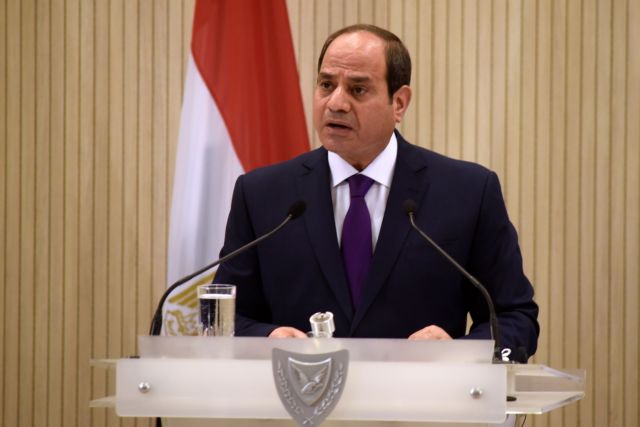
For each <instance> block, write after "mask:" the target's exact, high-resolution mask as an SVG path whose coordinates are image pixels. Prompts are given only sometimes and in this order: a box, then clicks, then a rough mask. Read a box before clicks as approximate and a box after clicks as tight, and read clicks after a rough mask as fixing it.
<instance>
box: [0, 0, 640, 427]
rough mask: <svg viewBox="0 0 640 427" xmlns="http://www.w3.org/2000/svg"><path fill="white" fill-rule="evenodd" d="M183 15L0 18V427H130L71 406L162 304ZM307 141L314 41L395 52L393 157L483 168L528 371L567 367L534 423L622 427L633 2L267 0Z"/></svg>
mask: <svg viewBox="0 0 640 427" xmlns="http://www.w3.org/2000/svg"><path fill="white" fill-rule="evenodd" d="M193 6H194V0H182V1H174V0H136V1H125V0H25V1H18V0H2V1H1V2H0V101H1V102H0V138H2V144H1V145H0V239H1V241H2V245H1V246H0V278H2V281H3V282H4V286H3V288H2V290H1V291H0V307H1V308H0V310H1V313H0V319H1V320H2V328H0V337H1V340H0V364H1V366H2V370H1V371H0V378H1V379H2V384H3V386H2V387H0V420H1V422H2V424H3V425H19V426H40V425H48V426H86V425H92V426H115V425H126V426H129V425H140V426H149V425H151V423H150V420H147V419H139V420H132V419H127V420H120V419H118V418H117V417H116V416H115V415H114V414H113V412H112V411H108V410H104V409H89V408H88V401H89V400H90V399H91V398H93V397H95V396H98V395H104V394H107V393H113V391H114V386H115V385H114V384H113V380H112V378H111V377H110V376H109V375H107V374H106V373H105V372H102V371H99V370H92V369H91V368H90V366H89V359H90V358H94V357H95V358H100V357H119V356H127V355H131V354H135V353H136V336H137V335H138V334H143V333H146V330H147V327H148V322H149V318H150V315H151V311H152V309H153V305H154V304H155V301H157V299H158V297H159V295H160V293H161V292H162V290H163V288H164V281H165V259H164V258H165V253H166V247H167V226H168V220H169V206H170V201H171V183H172V180H173V164H174V159H175V151H176V140H177V134H178V128H179V116H180V110H181V107H180V103H181V99H182V87H183V82H184V72H185V64H186V59H187V55H188V52H189V45H190V32H191V20H192V15H193ZM287 7H288V9H289V15H290V20H291V30H292V35H293V42H294V50H295V52H296V57H297V61H298V69H299V75H300V84H301V88H302V94H303V104H304V108H305V112H306V114H307V126H308V130H309V134H310V135H311V141H312V145H313V146H314V147H316V146H318V145H319V141H318V140H317V138H316V137H315V135H314V132H313V127H312V121H311V109H312V94H313V86H314V83H315V69H316V60H317V56H318V54H319V51H320V48H321V46H322V43H323V41H324V39H325V38H326V36H327V35H328V34H329V33H330V32H332V31H335V30H336V29H338V28H340V27H342V26H344V25H348V24H352V23H356V22H369V23H375V24H377V25H380V26H383V27H386V28H389V29H391V30H392V31H394V32H396V33H397V34H398V35H399V36H400V37H401V38H403V40H404V41H405V43H406V45H407V46H408V48H409V50H410V52H411V54H412V58H413V67H414V68H413V70H414V71H413V76H412V87H413V91H414V95H413V100H412V104H411V106H410V108H409V111H408V112H407V116H406V119H405V121H404V123H402V124H401V125H400V126H399V128H400V129H401V131H402V132H403V134H404V135H405V136H406V137H407V138H408V139H410V140H411V141H413V142H415V143H417V144H419V145H422V146H425V147H429V148H431V149H434V150H436V151H438V152H441V153H444V154H447V155H450V156H453V157H456V158H463V159H467V160H471V161H476V162H480V163H482V164H484V165H486V166H487V167H490V168H492V169H493V170H495V171H496V172H497V173H498V175H499V177H500V179H501V182H502V185H503V191H504V194H505V199H506V201H507V206H508V209H509V212H510V215H511V217H512V220H513V222H514V224H515V225H516V227H517V228H518V230H519V233H520V240H521V247H522V251H523V255H524V258H525V269H526V272H527V274H528V275H529V277H530V278H531V279H532V281H533V282H534V286H535V288H536V293H537V294H536V295H537V297H536V298H537V301H538V302H539V303H540V306H541V315H540V322H541V325H542V328H543V329H542V333H541V336H540V342H539V350H538V353H537V355H536V356H535V361H536V362H540V363H546V364H550V365H552V366H557V367H567V368H573V367H582V368H586V369H587V370H588V377H587V397H586V398H585V399H584V400H583V401H582V402H581V403H580V404H578V405H574V406H571V407H569V408H566V409H564V410H561V411H557V412H555V413H554V414H551V415H545V416H537V417H532V418H530V419H529V424H531V425H535V426H551V425H553V426H555V425H566V426H601V425H611V426H613V425H616V426H617V425H625V426H635V425H638V424H639V423H640V413H639V411H640V409H639V406H638V405H637V402H638V399H639V396H640V385H639V376H638V371H639V370H640V359H639V357H638V348H639V341H640V332H639V331H640V316H639V315H638V312H639V311H640V292H639V290H638V288H639V285H640V267H639V264H640V262H639V261H640V56H639V55H637V52H638V51H640V2H638V1H637V0H602V1H600V0H557V1H556V0H514V1H511V0H487V1H483V2H475V1H462V0H450V1H448V0H398V1H391V0H315V1H309V0H287Z"/></svg>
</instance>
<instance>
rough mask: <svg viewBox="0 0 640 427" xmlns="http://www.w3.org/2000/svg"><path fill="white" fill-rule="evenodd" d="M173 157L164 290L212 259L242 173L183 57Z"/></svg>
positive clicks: (192, 67) (219, 118) (214, 112)
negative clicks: (183, 80)
mask: <svg viewBox="0 0 640 427" xmlns="http://www.w3.org/2000/svg"><path fill="white" fill-rule="evenodd" d="M182 105H183V106H182V116H181V118H180V135H179V139H178V148H177V152H176V170H175V175H174V183H173V199H172V201H173V202H172V206H171V224H170V229H169V257H168V270H167V275H168V276H167V277H168V282H169V284H171V283H173V282H174V281H176V280H177V279H179V278H180V277H183V276H185V275H187V274H189V273H191V272H193V271H195V270H197V269H198V268H200V267H202V266H204V265H206V264H207V263H209V262H211V261H212V260H214V259H215V258H217V257H218V254H219V252H220V249H221V247H222V243H223V239H224V231H225V225H226V221H227V215H228V213H229V208H230V206H231V195H232V191H233V184H234V183H235V180H236V178H237V177H238V176H239V175H240V174H241V173H243V169H242V166H241V164H240V161H239V159H238V156H237V155H236V153H235V151H234V148H233V144H232V143H231V138H230V136H229V132H228V131H227V128H226V126H225V124H224V121H223V119H222V116H221V115H220V111H219V109H218V106H217V105H216V104H215V102H214V100H213V98H212V97H211V94H210V93H209V90H208V89H207V87H206V85H205V84H204V81H203V80H202V77H201V75H200V73H199V72H198V69H197V67H196V65H195V62H194V61H193V57H192V56H191V55H189V62H188V65H187V78H186V83H185V91H184V100H183V104H182Z"/></svg>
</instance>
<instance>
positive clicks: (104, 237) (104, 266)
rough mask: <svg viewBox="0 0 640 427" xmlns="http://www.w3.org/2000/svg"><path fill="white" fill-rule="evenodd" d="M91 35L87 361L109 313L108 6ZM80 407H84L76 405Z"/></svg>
mask: <svg viewBox="0 0 640 427" xmlns="http://www.w3.org/2000/svg"><path fill="white" fill-rule="evenodd" d="M92 21H93V22H92V25H91V26H92V28H93V33H94V43H93V46H94V51H95V52H94V53H93V58H92V61H93V63H94V96H95V101H94V104H95V110H94V118H93V146H94V149H93V170H92V171H91V173H92V175H93V190H92V191H93V196H92V197H93V200H92V206H93V218H92V220H93V232H92V235H91V244H92V256H93V261H92V262H93V269H92V280H91V285H90V286H91V287H92V297H91V301H92V304H91V307H92V314H91V317H92V328H91V329H92V331H91V335H92V344H91V356H90V357H106V355H107V348H108V347H107V346H108V335H109V334H108V331H109V329H108V324H109V320H108V310H109V306H110V303H111V301H110V300H109V292H108V289H109V282H108V277H109V274H108V268H109V251H108V243H109V227H108V216H107V213H108V207H109V177H108V174H109V169H110V167H111V162H110V158H109V144H110V142H111V141H110V135H109V134H110V128H109V108H110V103H111V99H110V97H109V95H110V91H109V83H110V80H109V71H110V69H109V48H110V47H109V42H110V40H109V3H108V2H105V1H96V2H95V3H94V11H93V18H92ZM90 372H91V395H92V396H105V395H107V377H108V372H104V371H103V372H101V371H100V370H99V369H92V370H90ZM79 405H86V403H84V402H79ZM89 416H90V419H91V425H92V426H96V427H102V426H105V425H106V422H107V414H106V411H104V410H100V411H93V410H90V412H89Z"/></svg>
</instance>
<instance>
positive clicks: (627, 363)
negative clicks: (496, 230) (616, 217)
mask: <svg viewBox="0 0 640 427" xmlns="http://www.w3.org/2000/svg"><path fill="white" fill-rule="evenodd" d="M628 7H629V10H628V13H627V24H626V27H627V51H626V53H627V63H626V67H627V93H628V96H627V104H626V111H625V118H626V135H625V136H626V153H625V158H626V160H627V164H626V170H625V173H626V177H625V178H626V194H625V225H626V232H625V238H624V248H625V261H626V263H625V277H624V289H625V303H624V310H623V311H624V313H625V319H624V345H625V347H624V366H622V368H623V369H624V372H625V381H624V390H623V392H624V396H625V401H624V423H625V425H628V426H633V425H639V424H640V405H637V402H638V401H640V375H639V373H640V358H639V357H638V353H639V350H640V343H639V341H640V332H639V331H640V327H639V325H640V315H639V313H640V290H639V289H638V281H639V278H640V266H639V264H640V263H638V259H640V190H639V189H638V186H639V184H638V183H640V96H635V95H634V94H638V93H640V55H637V52H638V51H640V25H638V23H639V22H640V2H637V1H629V2H628Z"/></svg>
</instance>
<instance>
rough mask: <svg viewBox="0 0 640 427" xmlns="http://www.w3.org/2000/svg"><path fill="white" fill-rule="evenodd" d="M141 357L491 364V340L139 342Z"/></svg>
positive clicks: (156, 339)
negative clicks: (335, 356)
mask: <svg viewBox="0 0 640 427" xmlns="http://www.w3.org/2000/svg"><path fill="white" fill-rule="evenodd" d="M138 343H139V349H140V356H141V357H174V358H214V359H215V358H218V359H252V360H265V359H271V352H272V350H273V348H280V349H283V350H287V351H291V352H295V353H304V354H319V353H330V352H334V351H338V350H345V349H346V350H349V358H350V359H351V360H358V361H397V362H449V363H491V360H492V355H493V345H494V344H493V341H492V340H453V341H409V340H406V339H379V338H376V339H373V338H307V339H295V338H284V339H277V338H258V337H189V336H171V337H155V336H140V337H138Z"/></svg>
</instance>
